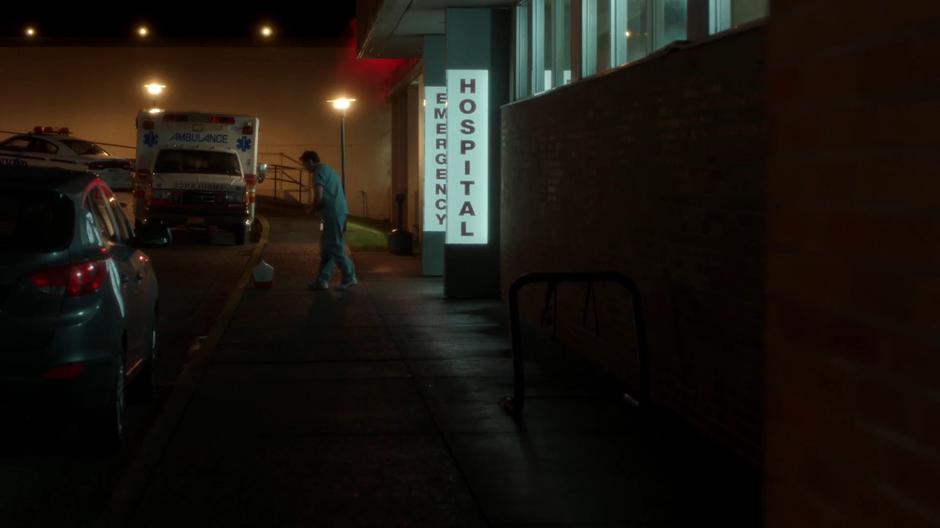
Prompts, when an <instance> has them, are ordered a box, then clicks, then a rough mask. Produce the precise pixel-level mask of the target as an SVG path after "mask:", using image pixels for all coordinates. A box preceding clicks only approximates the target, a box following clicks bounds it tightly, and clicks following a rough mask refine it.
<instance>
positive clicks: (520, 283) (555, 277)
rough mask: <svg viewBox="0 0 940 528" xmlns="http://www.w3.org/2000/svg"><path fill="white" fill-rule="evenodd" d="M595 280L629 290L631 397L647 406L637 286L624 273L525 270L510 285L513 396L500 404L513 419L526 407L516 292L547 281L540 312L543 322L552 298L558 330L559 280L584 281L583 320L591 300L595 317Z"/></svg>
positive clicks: (646, 356) (646, 358) (646, 353)
mask: <svg viewBox="0 0 940 528" xmlns="http://www.w3.org/2000/svg"><path fill="white" fill-rule="evenodd" d="M598 282H605V283H609V282H612V283H616V284H619V285H621V286H623V287H624V288H625V289H626V290H627V291H629V292H630V296H631V300H632V301H633V324H634V328H635V331H636V348H637V353H638V355H639V364H640V387H639V394H638V395H637V396H636V397H633V396H631V395H629V394H627V395H626V396H628V397H629V398H632V399H633V400H634V401H635V402H636V403H637V404H638V405H639V406H640V407H646V406H647V405H649V401H650V373H649V351H648V349H647V341H646V327H645V326H644V320H643V304H642V298H641V296H640V289H639V288H638V287H637V286H636V283H635V282H633V280H631V279H630V278H629V277H627V276H626V275H624V274H622V273H619V272H615V271H604V272H563V273H527V274H524V275H521V276H520V277H519V278H517V279H516V280H514V281H513V283H512V285H511V286H510V287H509V321H510V330H511V332H512V358H513V362H512V370H513V395H512V396H507V397H506V398H504V399H503V400H501V401H500V402H499V403H500V406H501V407H502V408H503V410H505V411H506V412H507V413H509V415H510V416H512V418H513V420H515V421H516V422H521V421H522V412H523V409H524V408H525V361H524V359H523V358H524V354H523V350H522V332H521V329H520V320H519V291H520V290H522V288H524V287H525V286H528V285H530V284H547V285H548V287H547V288H546V292H545V307H544V309H543V313H542V319H543V322H544V321H546V320H548V319H549V318H550V316H549V306H550V304H551V301H552V300H553V299H554V310H555V312H554V315H555V319H554V321H553V322H554V327H555V329H556V331H557V328H558V324H557V310H558V296H557V288H558V285H559V284H562V283H587V285H588V290H587V293H586V295H585V299H584V321H585V323H586V321H587V314H588V306H589V305H590V304H591V301H592V300H593V304H594V316H595V319H596V318H597V300H596V298H595V297H594V284H595V283H598Z"/></svg>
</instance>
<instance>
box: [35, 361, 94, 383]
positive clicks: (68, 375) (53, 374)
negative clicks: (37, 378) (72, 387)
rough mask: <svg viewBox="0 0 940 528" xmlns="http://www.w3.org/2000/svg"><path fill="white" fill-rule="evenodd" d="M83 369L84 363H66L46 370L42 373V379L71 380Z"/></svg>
mask: <svg viewBox="0 0 940 528" xmlns="http://www.w3.org/2000/svg"><path fill="white" fill-rule="evenodd" d="M83 370H85V364H84V363H66V364H65V365H59V366H57V367H52V368H51V369H49V370H47V371H46V372H44V373H43V374H42V379H47V380H73V379H75V378H77V377H78V376H79V375H81V373H82V371H83Z"/></svg>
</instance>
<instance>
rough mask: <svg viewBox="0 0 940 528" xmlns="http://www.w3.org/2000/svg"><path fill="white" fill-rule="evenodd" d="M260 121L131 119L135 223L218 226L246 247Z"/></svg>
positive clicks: (180, 116)
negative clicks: (134, 125) (134, 151)
mask: <svg viewBox="0 0 940 528" xmlns="http://www.w3.org/2000/svg"><path fill="white" fill-rule="evenodd" d="M258 124H259V121H258V118H257V117H252V116H242V115H232V114H218V113H206V112H169V111H160V112H154V111H142V112H140V114H138V116H137V171H136V173H135V177H134V213H135V215H136V219H135V223H136V225H137V227H138V228H143V227H145V226H160V227H161V228H166V229H185V228H191V227H200V228H207V229H213V228H221V229H225V230H228V231H231V232H233V233H234V234H235V243H236V244H244V243H245V239H246V238H247V235H248V232H249V231H250V230H251V224H252V222H254V217H255V204H254V202H255V186H256V185H257V184H258V183H259V182H260V181H263V180H264V172H265V168H266V167H265V166H264V165H262V166H260V167H259V166H258Z"/></svg>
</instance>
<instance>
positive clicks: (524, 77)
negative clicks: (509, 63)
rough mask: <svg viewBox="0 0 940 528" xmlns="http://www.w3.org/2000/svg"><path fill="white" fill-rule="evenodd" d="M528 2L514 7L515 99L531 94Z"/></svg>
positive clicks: (530, 42)
mask: <svg viewBox="0 0 940 528" xmlns="http://www.w3.org/2000/svg"><path fill="white" fill-rule="evenodd" d="M529 12H530V7H529V2H528V1H526V2H521V3H520V4H519V5H518V6H516V39H515V40H516V56H515V71H516V74H515V79H514V81H515V86H516V99H522V98H525V97H528V96H529V94H531V93H532V91H531V89H530V88H529V62H530V61H529V58H530V50H531V44H532V38H531V34H530V32H529V26H530V25H531V20H530V15H529Z"/></svg>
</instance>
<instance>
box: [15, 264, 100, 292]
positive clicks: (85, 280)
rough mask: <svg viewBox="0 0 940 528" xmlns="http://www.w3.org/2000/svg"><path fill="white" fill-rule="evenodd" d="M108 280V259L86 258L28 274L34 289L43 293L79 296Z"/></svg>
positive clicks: (94, 290)
mask: <svg viewBox="0 0 940 528" xmlns="http://www.w3.org/2000/svg"><path fill="white" fill-rule="evenodd" d="M107 280H108V259H104V260H88V261H85V262H78V263H75V264H69V265H68V266H61V267H57V268H49V269H45V270H42V271H37V272H35V273H33V274H32V275H30V276H29V281H30V282H31V283H32V284H33V286H35V287H36V289H38V290H40V291H42V292H45V293H64V294H65V296H66V297H81V296H83V295H90V294H92V293H95V292H97V291H98V290H100V289H101V287H102V286H103V285H104V283H105V281H107Z"/></svg>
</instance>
